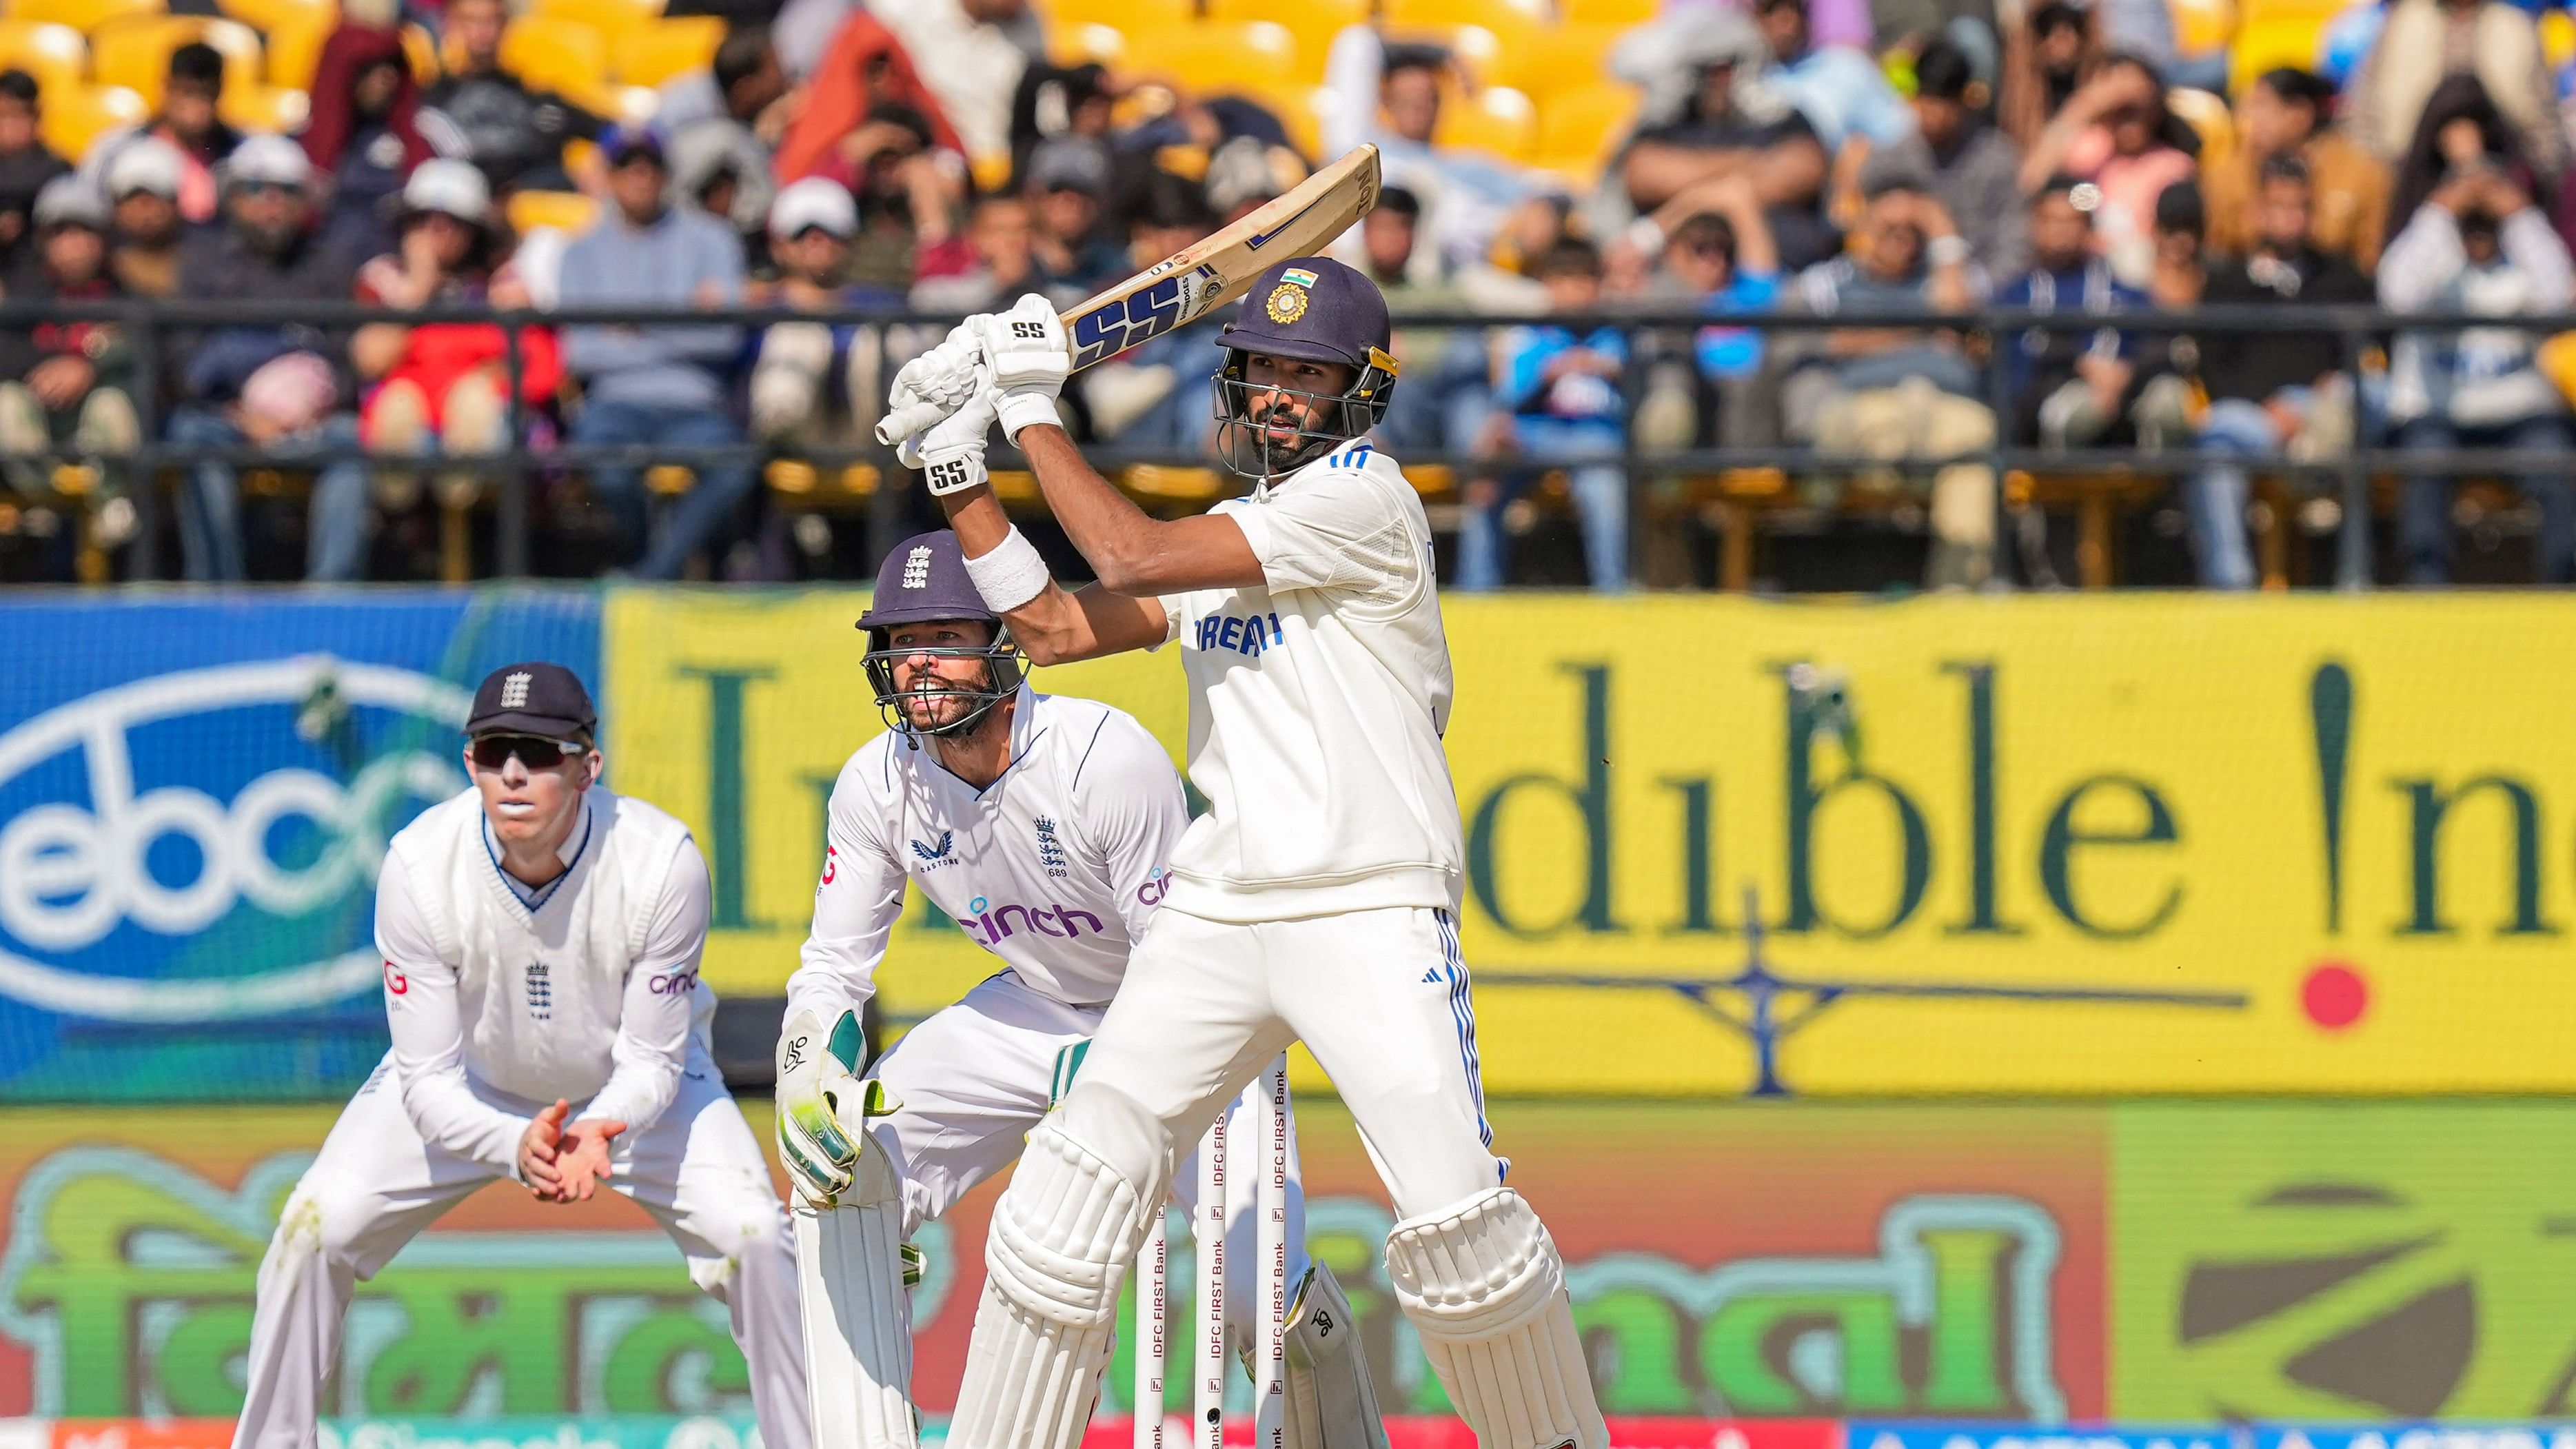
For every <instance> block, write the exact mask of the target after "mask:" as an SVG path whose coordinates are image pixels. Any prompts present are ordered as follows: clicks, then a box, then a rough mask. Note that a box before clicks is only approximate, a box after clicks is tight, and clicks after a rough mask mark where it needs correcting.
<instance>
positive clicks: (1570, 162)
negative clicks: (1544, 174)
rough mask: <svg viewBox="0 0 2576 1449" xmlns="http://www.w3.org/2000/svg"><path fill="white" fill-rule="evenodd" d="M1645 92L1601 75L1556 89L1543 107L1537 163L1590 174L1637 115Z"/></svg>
mask: <svg viewBox="0 0 2576 1449" xmlns="http://www.w3.org/2000/svg"><path fill="white" fill-rule="evenodd" d="M1641 100H1642V98H1641V97H1640V96H1639V95H1638V93H1637V90H1636V88H1635V87H1633V86H1623V85H1619V84H1617V83H1616V82H1610V81H1600V82H1595V83H1594V84H1592V85H1589V86H1581V87H1577V88H1575V89H1571V90H1563V91H1555V92H1551V93H1550V94H1549V96H1548V98H1547V102H1546V104H1544V105H1542V106H1540V107H1539V112H1538V164H1539V165H1541V166H1544V167H1547V168H1548V169H1550V170H1554V171H1563V172H1565V173H1567V174H1568V175H1573V176H1583V177H1589V176H1591V175H1593V174H1595V173H1597V172H1598V171H1599V170H1600V169H1601V163H1602V162H1603V161H1605V160H1607V159H1608V158H1609V155H1610V148H1611V147H1612V146H1613V145H1615V144H1616V143H1617V142H1618V141H1619V139H1620V138H1621V137H1622V136H1624V135H1626V134H1627V131H1628V127H1629V125H1630V124H1631V123H1633V122H1634V121H1635V120H1636V119H1637V107H1638V105H1639V103H1640V101H1641Z"/></svg>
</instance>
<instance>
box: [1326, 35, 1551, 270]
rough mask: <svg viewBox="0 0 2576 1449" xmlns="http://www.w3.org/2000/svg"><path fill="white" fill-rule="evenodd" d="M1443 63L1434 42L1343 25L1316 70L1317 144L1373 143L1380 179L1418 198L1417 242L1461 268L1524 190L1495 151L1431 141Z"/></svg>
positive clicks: (1520, 176)
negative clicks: (1319, 102)
mask: <svg viewBox="0 0 2576 1449" xmlns="http://www.w3.org/2000/svg"><path fill="white" fill-rule="evenodd" d="M1451 65H1452V63H1451V59H1450V56H1449V53H1448V52H1447V51H1445V50H1442V49H1441V48H1439V47H1438V46H1435V45H1422V44H1392V45H1390V44H1385V43H1383V42H1381V41H1380V39H1379V38H1378V36H1377V34H1376V32H1374V31H1371V30H1369V29H1367V28H1365V27H1362V26H1353V27H1351V28H1350V29H1348V30H1346V31H1344V32H1343V33H1342V35H1341V36H1339V37H1337V38H1336V39H1335V40H1334V42H1333V49H1332V52H1331V56H1330V58H1329V60H1328V61H1327V63H1326V67H1325V86H1326V88H1327V90H1328V91H1329V92H1330V93H1331V96H1332V101H1331V107H1332V109H1331V112H1330V114H1331V117H1332V121H1333V124H1331V125H1330V126H1328V127H1327V128H1326V134H1325V138H1324V149H1325V151H1326V152H1327V153H1328V154H1332V155H1339V154H1341V152H1342V151H1345V150H1348V149H1349V148H1350V147H1351V146H1354V145H1357V144H1359V143H1360V142H1362V141H1368V142H1372V143H1374V144H1375V145H1376V146H1377V148H1378V150H1379V152H1380V154H1381V157H1382V165H1383V167H1384V171H1385V176H1386V182H1387V184H1388V185H1390V186H1401V187H1403V188H1405V189H1406V190H1408V191H1410V192H1412V193H1413V195H1414V199H1415V200H1416V201H1417V202H1419V203H1420V205H1421V207H1422V224H1421V228H1422V233H1423V236H1424V240H1425V242H1426V243H1427V244H1428V245H1430V246H1432V247H1434V248H1435V249H1437V250H1438V251H1439V252H1440V254H1441V256H1442V258H1443V259H1444V260H1446V261H1447V262H1448V263H1449V264H1450V265H1452V266H1461V267H1463V266H1469V265H1472V264H1474V263H1476V262H1479V261H1481V260H1483V259H1484V257H1485V255H1486V253H1487V252H1488V251H1489V250H1490V249H1491V248H1492V247H1493V244H1494V239H1495V237H1496V236H1497V235H1498V234H1499V233H1500V232H1501V231H1502V229H1503V226H1504V219H1505V217H1506V216H1507V215H1508V214H1509V213H1510V211H1511V209H1512V207H1513V206H1514V205H1516V204H1517V203H1519V202H1520V201H1521V200H1522V199H1523V198H1524V197H1526V196H1528V195H1529V194H1530V193H1531V192H1532V190H1533V189H1534V188H1533V185H1532V182H1531V178H1530V177H1529V176H1528V175H1527V174H1526V173H1524V172H1523V171H1522V170H1521V169H1520V168H1518V167H1516V166H1513V165H1512V164H1510V163H1509V162H1507V161H1504V160H1503V159H1502V158H1500V157H1498V156H1494V155H1492V154H1490V153H1487V152H1484V151H1474V150H1466V149H1462V148H1460V147H1456V146H1444V145H1442V144H1440V143H1439V141H1438V140H1437V136H1438V133H1439V130H1440V108H1441V104H1442V98H1441V87H1442V84H1443V82H1444V80H1453V79H1454V76H1453V72H1452V69H1451Z"/></svg>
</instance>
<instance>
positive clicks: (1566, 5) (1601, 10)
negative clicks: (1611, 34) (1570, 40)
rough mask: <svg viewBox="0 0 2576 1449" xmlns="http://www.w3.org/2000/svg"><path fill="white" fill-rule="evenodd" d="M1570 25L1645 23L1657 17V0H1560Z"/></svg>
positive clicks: (1559, 8)
mask: <svg viewBox="0 0 2576 1449" xmlns="http://www.w3.org/2000/svg"><path fill="white" fill-rule="evenodd" d="M1556 10H1557V14H1558V15H1560V16H1561V17H1563V18H1564V20H1565V23H1566V24H1568V25H1618V26H1629V25H1643V24H1645V23H1646V22H1647V21H1649V20H1652V19H1654V18H1655V0H1559V3H1558V4H1557V7H1556Z"/></svg>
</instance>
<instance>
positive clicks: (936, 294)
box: [912, 194, 1081, 316]
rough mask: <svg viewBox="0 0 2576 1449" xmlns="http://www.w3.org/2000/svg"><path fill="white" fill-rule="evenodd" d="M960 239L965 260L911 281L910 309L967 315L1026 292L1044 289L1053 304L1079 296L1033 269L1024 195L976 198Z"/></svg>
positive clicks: (1032, 229)
mask: <svg viewBox="0 0 2576 1449" xmlns="http://www.w3.org/2000/svg"><path fill="white" fill-rule="evenodd" d="M963 240H964V242H965V245H966V250H967V256H966V258H965V265H964V266H963V267H961V268H959V269H957V270H954V271H949V272H946V273H943V274H942V275H939V276H933V277H925V278H923V279H922V280H920V281H919V282H916V283H914V284H913V288H912V305H913V306H914V307H915V308H917V309H919V310H921V311H924V312H954V313H957V314H958V315H960V316H971V315H973V314H974V313H977V312H998V311H1002V310H1004V309H1007V308H1008V307H1009V306H1010V305H1011V304H1012V303H1013V302H1016V301H1018V300H1019V299H1020V298H1021V297H1023V296H1025V295H1027V294H1028V293H1031V292H1044V293H1046V294H1047V295H1048V296H1049V297H1052V298H1054V299H1055V301H1056V302H1057V304H1058V305H1059V306H1071V305H1072V304H1073V303H1075V302H1078V301H1080V300H1081V297H1080V295H1078V294H1077V293H1076V292H1075V290H1074V289H1073V288H1071V287H1068V286H1065V285H1063V284H1061V283H1060V282H1058V281H1056V280H1055V279H1053V278H1051V277H1049V276H1047V275H1046V274H1045V273H1044V272H1043V271H1041V270H1040V269H1039V267H1038V261H1037V223H1036V222H1035V220H1034V219H1033V218H1032V216H1031V209H1030V206H1029V203H1028V201H1027V200H1026V199H1025V198H1022V197H1019V196H1014V195H1007V194H1005V195H1000V196H987V197H984V198H982V199H980V200H978V201H977V202H976V203H975V209H974V211H973V212H972V213H970V214H969V215H968V217H967V220H966V232H965V236H964V238H963Z"/></svg>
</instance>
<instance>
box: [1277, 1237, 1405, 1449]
mask: <svg viewBox="0 0 2576 1449" xmlns="http://www.w3.org/2000/svg"><path fill="white" fill-rule="evenodd" d="M1280 1423H1281V1425H1282V1426H1283V1427H1284V1428H1285V1430H1286V1433H1287V1441H1288V1449H1387V1445H1386V1424H1385V1421H1384V1420H1383V1419H1382V1418H1380V1416H1379V1414H1378V1408H1377V1386H1376V1385H1375V1384H1373V1383H1371V1382H1369V1372H1368V1359H1367V1357H1366V1355H1364V1354H1362V1353H1361V1352H1360V1334H1359V1320H1358V1319H1356V1318H1353V1317H1352V1316H1351V1300H1350V1299H1348V1298H1346V1297H1344V1296H1343V1295H1342V1285H1341V1284H1340V1283H1338V1282H1336V1281H1335V1280H1334V1278H1333V1270H1332V1269H1330V1268H1327V1267H1325V1266H1324V1265H1323V1264H1321V1263H1317V1264H1315V1265H1314V1266H1313V1267H1311V1268H1309V1269H1307V1270H1306V1286H1305V1287H1304V1288H1303V1289H1302V1290H1300V1291H1299V1292H1298V1294H1297V1307H1296V1309H1295V1312H1294V1314H1293V1316H1292V1318H1291V1320H1290V1322H1289V1324H1288V1404H1287V1412H1286V1413H1284V1414H1282V1415H1281V1416H1280Z"/></svg>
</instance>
